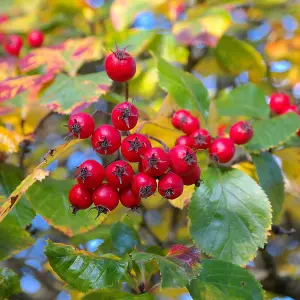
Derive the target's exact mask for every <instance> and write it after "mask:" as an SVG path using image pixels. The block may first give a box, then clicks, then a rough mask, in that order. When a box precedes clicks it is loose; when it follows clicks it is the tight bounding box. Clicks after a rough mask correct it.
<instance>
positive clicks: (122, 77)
mask: <svg viewBox="0 0 300 300" xmlns="http://www.w3.org/2000/svg"><path fill="white" fill-rule="evenodd" d="M125 50H126V48H125V49H124V50H120V49H119V48H118V46H116V50H115V51H114V52H113V53H112V54H110V55H108V56H107V58H106V60H105V71H106V73H107V75H108V77H109V78H110V79H112V80H114V81H118V82H124V81H128V80H130V79H131V78H132V77H133V76H134V74H135V72H136V65H135V60H134V59H133V58H132V57H131V56H130V54H128V53H127V52H126V51H125Z"/></svg>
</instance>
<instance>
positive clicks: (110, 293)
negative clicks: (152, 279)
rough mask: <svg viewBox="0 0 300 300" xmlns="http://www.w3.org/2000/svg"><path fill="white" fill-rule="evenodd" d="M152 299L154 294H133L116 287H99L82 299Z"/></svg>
mask: <svg viewBox="0 0 300 300" xmlns="http://www.w3.org/2000/svg"><path fill="white" fill-rule="evenodd" d="M99 299H101V300H131V299H132V300H135V299H137V300H154V296H153V295H151V294H148V293H145V294H139V295H134V294H130V293H127V292H121V291H120V290H117V289H101V290H98V291H94V292H91V293H89V294H87V295H85V296H84V297H83V298H82V300H99Z"/></svg>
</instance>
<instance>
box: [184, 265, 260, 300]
mask: <svg viewBox="0 0 300 300" xmlns="http://www.w3.org/2000/svg"><path fill="white" fill-rule="evenodd" d="M188 290H189V292H190V294H191V296H192V297H193V299H194V300H202V299H207V300H208V299H230V300H263V299H264V292H263V289H262V287H261V285H260V284H259V282H258V281H256V279H255V278H254V277H253V275H252V274H250V273H249V272H248V271H247V270H245V269H243V268H241V267H239V266H237V265H234V264H231V263H229V262H224V261H220V260H208V259H205V260H203V261H202V269H201V273H200V276H198V277H197V278H196V279H194V280H192V281H191V283H190V285H188Z"/></svg>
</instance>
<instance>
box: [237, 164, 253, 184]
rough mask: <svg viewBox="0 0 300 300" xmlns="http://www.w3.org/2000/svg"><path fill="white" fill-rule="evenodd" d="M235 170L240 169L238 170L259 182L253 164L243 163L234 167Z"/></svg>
mask: <svg viewBox="0 0 300 300" xmlns="http://www.w3.org/2000/svg"><path fill="white" fill-rule="evenodd" d="M233 168H235V169H238V170H240V171H242V172H244V173H246V174H247V175H249V176H250V177H252V178H253V179H254V180H256V181H257V182H258V177H257V174H256V169H255V166H254V165H253V164H251V163H248V162H243V163H240V164H236V165H233Z"/></svg>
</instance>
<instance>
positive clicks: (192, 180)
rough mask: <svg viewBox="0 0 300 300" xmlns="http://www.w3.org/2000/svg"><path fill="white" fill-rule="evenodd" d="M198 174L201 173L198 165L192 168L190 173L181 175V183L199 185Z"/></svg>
mask: <svg viewBox="0 0 300 300" xmlns="http://www.w3.org/2000/svg"><path fill="white" fill-rule="evenodd" d="M200 175H201V169H200V167H199V166H197V167H196V168H194V169H193V171H192V173H191V174H189V175H187V176H182V177H181V178H182V180H183V184H184V185H193V184H194V185H195V186H198V187H199V186H200V182H201V180H200Z"/></svg>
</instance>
